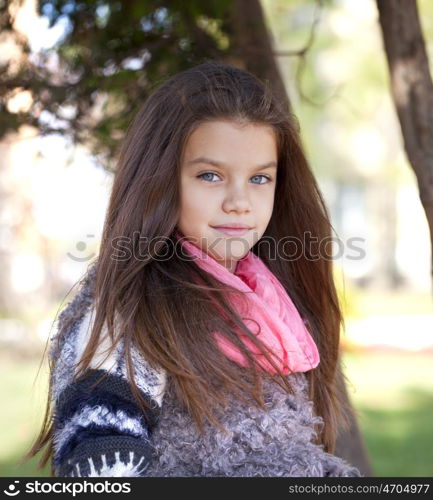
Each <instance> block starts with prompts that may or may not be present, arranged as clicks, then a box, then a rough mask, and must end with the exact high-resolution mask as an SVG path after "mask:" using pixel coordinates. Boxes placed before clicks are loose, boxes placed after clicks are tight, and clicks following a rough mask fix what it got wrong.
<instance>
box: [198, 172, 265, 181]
mask: <svg viewBox="0 0 433 500" xmlns="http://www.w3.org/2000/svg"><path fill="white" fill-rule="evenodd" d="M206 175H210V176H211V178H212V175H217V174H215V173H214V172H204V173H203V174H200V175H197V178H198V179H201V180H203V181H205V182H214V181H212V180H211V179H210V178H209V177H208V178H205V177H204V176H206ZM254 178H263V179H265V180H267V181H268V182H270V181H271V180H272V179H271V178H270V177H268V176H267V175H263V174H258V175H254V176H253V177H251V179H254ZM268 182H253V184H267V183H268Z"/></svg>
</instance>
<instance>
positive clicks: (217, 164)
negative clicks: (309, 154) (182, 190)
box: [187, 156, 277, 170]
mask: <svg viewBox="0 0 433 500" xmlns="http://www.w3.org/2000/svg"><path fill="white" fill-rule="evenodd" d="M196 163H208V164H209V165H213V166H214V167H224V166H227V165H226V164H225V163H223V162H220V161H216V160H211V159H210V158H206V156H199V157H198V158H195V159H194V160H190V161H189V162H187V165H188V166H189V165H195V164H196ZM274 167H277V162H276V161H270V162H269V163H265V164H264V165H258V166H257V167H255V168H254V170H262V169H265V168H274Z"/></svg>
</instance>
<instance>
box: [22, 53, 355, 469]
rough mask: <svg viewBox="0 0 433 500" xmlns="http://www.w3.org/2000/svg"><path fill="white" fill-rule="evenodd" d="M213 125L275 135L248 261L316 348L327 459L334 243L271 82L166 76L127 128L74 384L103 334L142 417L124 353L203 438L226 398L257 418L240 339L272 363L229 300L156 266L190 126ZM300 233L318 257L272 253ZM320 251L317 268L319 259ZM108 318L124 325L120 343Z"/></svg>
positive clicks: (165, 263)
mask: <svg viewBox="0 0 433 500" xmlns="http://www.w3.org/2000/svg"><path fill="white" fill-rule="evenodd" d="M216 119H225V120H235V121H237V122H240V123H255V124H265V125H270V126H272V127H273V129H274V131H275V133H276V137H277V147H278V168H277V185H276V191H275V202H274V210H273V214H272V217H271V220H270V223H269V225H268V227H267V229H266V232H265V234H264V235H263V237H262V240H266V242H267V244H265V245H263V244H260V243H261V242H262V240H260V241H259V242H257V243H256V244H255V245H254V246H253V247H252V249H251V250H252V251H253V252H254V253H255V254H256V255H258V256H259V257H260V258H261V259H262V260H263V261H264V263H265V264H266V265H267V266H268V267H269V269H270V270H271V271H272V272H273V273H274V274H275V276H276V277H277V278H278V279H279V280H280V282H281V283H282V284H283V286H284V287H285V289H286V290H287V292H288V294H289V295H290V297H291V298H292V300H293V302H294V303H295V305H296V307H297V308H298V311H299V312H300V314H301V316H302V317H303V318H304V320H305V321H306V324H307V325H308V327H309V329H310V332H311V334H312V336H313V338H314V340H315V342H316V344H317V346H318V349H319V353H320V363H319V365H318V366H317V368H315V369H312V370H310V371H309V372H307V373H306V375H307V378H308V381H309V391H310V398H311V399H312V401H313V402H314V408H315V412H316V413H317V414H318V415H320V416H322V417H323V420H324V426H323V427H322V428H321V429H319V430H318V438H317V441H316V442H317V443H319V444H323V445H324V448H325V450H327V451H329V452H333V450H334V447H335V440H336V435H337V429H338V426H343V427H346V426H347V416H348V414H349V409H348V408H347V407H344V404H343V398H342V395H341V394H340V392H339V389H338V383H337V380H338V378H339V377H341V373H340V372H339V370H340V368H339V336H340V326H341V324H342V321H343V319H342V314H341V311H340V307H339V303H338V297H337V293H336V289H335V286H334V280H333V271H332V260H331V258H329V257H327V256H326V255H325V256H324V255H322V254H323V245H322V243H323V242H324V241H326V239H327V238H329V237H330V236H331V229H332V226H331V224H330V220H329V215H328V212H327V209H326V206H325V203H324V200H323V198H322V195H321V193H320V190H319V188H318V186H317V184H316V181H315V179H314V176H313V174H312V172H311V170H310V167H309V165H308V162H307V159H306V157H305V154H304V152H303V148H302V144H301V140H300V136H299V126H298V123H297V120H296V118H295V117H294V116H293V115H292V114H291V113H289V112H287V110H286V109H285V108H283V107H282V106H280V105H279V102H278V101H277V100H276V99H275V97H274V95H273V94H272V91H271V89H270V86H269V85H268V83H267V82H261V81H260V80H258V79H257V78H256V77H254V76H253V75H251V74H250V73H248V72H246V71H244V70H241V69H238V68H235V67H232V66H227V65H224V64H221V63H218V62H215V61H208V62H205V63H203V64H200V65H198V66H195V67H193V68H190V69H188V70H186V71H183V72H181V73H178V74H176V75H174V76H172V77H171V78H169V79H168V80H166V81H165V82H164V83H163V84H162V85H160V86H159V87H158V88H157V89H156V90H155V91H154V93H153V94H152V95H151V96H150V97H149V98H148V99H147V101H146V102H145V103H144V105H143V107H142V108H141V110H140V111H139V112H138V114H137V116H136V118H135V120H134V121H133V123H132V126H131V127H130V128H129V130H128V132H127V134H126V137H125V140H124V142H123V145H122V148H121V150H120V155H119V161H118V166H117V170H116V173H115V179H114V184H113V188H112V193H111V198H110V203H109V208H108V211H107V215H106V220H105V224H104V230H103V235H102V240H101V246H100V252H99V257H98V260H97V271H96V278H95V288H94V300H95V302H96V303H97V308H96V316H95V320H94V326H93V329H92V332H91V335H90V340H89V343H88V345H87V347H86V349H85V351H84V354H83V357H82V359H81V362H80V370H79V371H78V372H77V374H76V376H77V377H78V376H80V375H81V374H83V373H84V372H85V370H86V368H87V367H88V366H89V363H90V361H91V360H92V358H93V356H94V354H95V350H96V348H97V347H98V339H99V337H100V334H101V330H102V328H103V326H104V323H105V324H106V327H107V328H108V332H109V334H110V337H111V340H112V342H113V349H114V347H115V345H116V343H117V342H118V341H119V340H120V339H122V340H123V341H124V343H125V344H124V345H125V355H126V362H127V367H128V374H129V375H128V376H129V379H130V382H131V388H132V390H133V393H134V395H135V397H136V399H137V403H138V404H139V405H140V408H141V409H143V410H144V406H146V402H145V401H144V400H142V398H141V397H140V394H139V391H138V388H137V386H136V384H135V381H134V370H133V365H132V360H131V345H132V344H134V345H135V346H136V348H137V349H138V350H139V352H140V353H141V354H142V355H143V356H144V358H145V359H147V360H148V362H149V363H150V364H151V365H153V366H155V367H161V368H163V369H164V370H165V371H166V372H167V374H168V376H169V379H170V381H171V383H172V384H173V385H172V387H173V388H174V390H175V393H176V396H177V397H178V399H179V401H180V403H181V404H182V405H184V407H185V408H187V409H188V411H189V412H190V413H191V415H192V417H193V418H194V421H195V422H196V424H197V428H198V430H199V431H200V432H201V431H202V430H203V421H205V420H207V421H208V422H210V423H212V424H214V425H216V426H220V427H221V424H220V423H219V421H218V419H217V418H216V417H215V414H216V413H215V411H214V410H215V409H219V408H224V405H225V403H226V402H227V394H229V393H231V394H232V395H233V394H235V395H236V396H238V397H240V398H242V399H244V396H245V395H247V396H248V395H249V396H250V397H252V398H253V400H254V401H255V403H256V404H257V405H259V406H260V407H262V408H263V409H264V408H265V406H264V403H263V398H262V396H263V391H262V389H263V387H262V380H263V376H264V374H263V372H262V371H261V370H260V369H259V368H258V366H257V365H256V364H255V362H254V358H253V357H252V356H251V354H250V351H249V350H248V349H246V348H245V346H244V344H243V343H242V342H241V341H240V339H239V334H238V333H236V331H235V330H236V328H237V329H238V330H237V331H239V329H241V330H242V331H243V333H244V334H245V335H247V336H248V337H249V338H250V339H251V340H252V341H253V342H254V343H255V344H256V345H257V346H258V348H260V349H261V350H262V352H263V354H264V355H265V356H266V358H267V359H268V360H269V362H270V363H272V364H273V361H272V358H271V357H270V356H269V353H267V352H266V350H265V348H264V346H263V345H261V343H260V342H259V341H258V340H257V338H256V336H255V335H254V334H253V333H251V332H250V331H249V330H248V329H247V327H246V326H245V324H244V322H243V321H242V319H241V318H240V317H239V316H238V315H237V314H236V311H235V310H234V309H233V308H232V307H231V305H230V301H229V300H228V298H227V290H230V289H229V288H228V287H226V286H223V285H222V283H220V282H219V281H218V280H217V279H215V278H214V277H212V276H210V275H209V274H207V273H206V272H204V271H203V270H201V269H200V268H199V267H198V266H197V265H196V264H194V262H193V261H192V260H187V259H182V258H180V257H179V256H178V255H177V252H172V254H171V255H172V257H171V258H169V259H158V258H156V257H157V256H158V255H159V254H158V252H160V250H161V248H162V247H163V246H164V247H165V249H167V248H168V250H170V249H172V248H173V246H174V244H175V239H174V234H175V231H176V224H177V221H178V216H179V197H180V193H179V184H180V183H179V177H180V158H181V157H182V153H183V148H184V146H185V143H186V141H187V139H188V137H189V135H190V134H191V133H192V131H193V130H195V128H196V127H197V126H198V125H200V124H201V123H203V122H205V121H208V120H216ZM307 233H308V234H310V235H311V240H313V241H316V242H317V244H316V246H315V247H314V249H312V248H307V246H303V247H302V251H301V252H298V254H297V255H296V258H292V259H285V258H282V257H281V256H280V253H281V252H280V251H278V249H277V248H276V247H277V245H278V242H279V241H282V240H283V239H284V238H287V237H290V238H292V239H293V241H298V242H299V241H301V242H302V241H304V240H305V235H306V234H307ZM137 235H140V237H141V238H142V237H147V238H148V241H150V242H152V241H157V243H156V244H153V245H148V246H147V248H146V251H147V253H146V255H147V257H149V258H136V256H137V255H142V254H143V239H141V240H140V241H137ZM125 238H126V240H124V241H128V242H129V252H126V257H125V254H124V255H123V258H121V259H120V258H116V259H113V242H116V241H119V239H125ZM158 241H159V243H158ZM319 247H320V248H319ZM318 248H319V250H321V252H319V257H317V255H315V253H316V251H317V249H318ZM232 291H233V290H232ZM115 317H116V318H121V328H119V330H118V331H117V329H116V330H115V328H114V325H115ZM117 321H118V320H117V319H116V325H117ZM116 328H117V327H116ZM214 331H219V332H221V334H223V335H225V336H226V338H227V339H228V340H230V341H231V342H232V343H233V344H235V345H236V346H238V348H239V349H240V350H241V351H242V353H243V354H244V356H245V357H246V358H247V359H248V360H249V363H250V365H249V366H248V367H247V368H245V367H240V366H239V365H237V364H236V363H234V362H232V361H231V360H229V359H228V358H227V356H225V355H224V354H223V353H222V352H221V351H220V350H219V348H218V346H217V344H216V342H215V338H214V336H213V335H212V332H214ZM119 332H121V334H120V335H119ZM116 333H117V334H118V335H117V336H116ZM54 362H55V360H54ZM274 366H275V365H274ZM272 378H274V380H275V382H277V383H278V384H279V385H280V386H281V387H283V388H285V389H286V390H287V392H292V389H291V386H290V377H287V376H285V375H283V374H282V373H281V372H278V373H277V375H274V376H272ZM50 411H51V409H50V402H49V401H48V404H47V410H46V415H45V421H44V424H43V428H42V430H41V432H40V435H39V436H38V438H37V441H36V442H35V444H34V445H33V448H32V449H31V450H30V452H29V453H28V455H27V457H31V456H34V455H35V454H36V453H37V452H38V451H40V449H41V448H42V447H43V446H45V445H48V449H47V451H46V453H45V456H44V457H43V460H42V461H41V464H42V465H45V464H46V462H47V460H48V458H49V457H50V454H51V452H52V434H53V432H52V426H51V425H50Z"/></svg>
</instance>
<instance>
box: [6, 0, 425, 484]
mask: <svg viewBox="0 0 433 500" xmlns="http://www.w3.org/2000/svg"><path fill="white" fill-rule="evenodd" d="M378 1H379V2H380V0H378ZM409 3H412V0H410V1H408V2H407V3H406V5H408V4H409ZM249 5H250V12H249V13H248V12H247V11H246V10H245V2H242V0H239V1H238V0H233V1H229V0H220V1H218V2H216V1H209V2H199V1H189V2H181V1H152V0H149V1H138V0H137V1H133V0H130V1H124V2H120V1H113V2H111V1H110V2H106V1H103V0H83V1H78V0H67V1H60V0H58V1H56V0H52V1H45V0H39V1H37V0H23V1H19V0H17V1H3V2H0V29H1V31H0V67H1V76H0V269H1V273H0V346H1V349H0V380H1V387H0V391H1V392H0V399H1V400H2V401H3V408H2V411H1V412H0V435H1V443H2V446H1V447H0V476H48V475H49V471H48V467H46V468H45V469H43V470H36V459H34V460H32V461H30V462H29V463H27V464H25V465H17V461H18V460H19V458H20V457H21V456H22V455H23V453H24V452H25V451H26V450H27V449H28V448H29V447H30V445H31V444H32V443H33V441H34V439H35V437H36V433H37V432H38V431H39V427H40V424H41V422H42V417H43V412H44V410H45V402H46V394H47V382H48V378H47V377H48V366H47V362H46V357H45V358H44V359H43V361H42V363H41V359H42V355H43V352H44V348H45V345H46V342H47V339H48V338H49V336H50V335H53V333H54V331H53V329H52V327H53V321H54V319H55V316H56V314H57V313H58V311H59V308H61V307H63V306H64V305H65V304H66V303H67V302H68V301H69V300H71V297H72V296H73V294H74V293H75V291H76V287H74V285H76V283H77V282H78V280H79V279H80V278H81V277H82V275H83V274H84V273H85V272H86V269H87V267H88V265H89V263H91V262H92V260H93V259H94V257H95V256H96V255H97V253H98V244H99V239H100V236H101V232H102V226H103V221H104V215H105V210H106V207H107V202H108V197H109V192H110V186H111V182H112V177H113V170H114V168H115V157H116V151H117V147H118V144H119V141H120V140H121V138H122V136H123V133H124V131H125V129H126V127H127V126H128V123H129V122H130V120H131V119H132V117H133V114H134V112H135V111H136V110H137V108H138V105H139V102H141V101H143V100H144V99H145V98H146V95H148V94H149V92H150V91H151V89H152V88H153V87H154V86H157V85H158V83H159V82H160V81H161V80H163V79H164V78H166V77H167V76H168V75H171V74H173V73H175V72H177V71H180V70H182V69H184V68H187V67H189V66H191V65H194V64H198V63H200V62H202V60H203V58H215V59H220V60H223V61H226V62H229V63H232V64H237V65H239V66H241V67H246V68H248V69H252V70H253V69H254V68H252V67H251V64H252V63H249V62H248V61H249V59H248V57H250V61H251V54H250V55H249V56H248V54H247V52H248V49H246V48H245V44H250V45H251V41H254V40H258V42H256V43H253V45H255V48H256V49H257V47H258V46H261V44H263V46H266V44H267V43H270V48H271V52H268V54H265V53H264V52H263V58H265V59H266V58H267V59H266V62H267V66H266V67H265V65H262V67H259V66H260V64H261V63H263V61H264V60H265V59H261V58H260V57H255V64H257V72H258V73H260V72H262V76H263V74H264V75H265V76H267V77H268V78H270V79H272V73H269V67H271V68H272V65H275V66H274V68H273V71H277V72H278V73H279V75H280V76H281V78H282V82H283V84H284V90H285V92H286V94H287V98H288V100H289V102H290V106H291V108H292V110H293V112H294V113H295V115H296V116H297V117H298V120H299V124H300V128H301V135H302V139H303V142H304V145H305V148H306V151H307V155H308V158H309V160H310V162H311V165H312V168H313V170H314V173H315V175H316V177H317V179H318V182H319V185H320V187H321V189H322V192H323V195H324V197H325V200H326V202H327V205H328V208H329V210H330V213H331V217H332V221H333V226H334V229H335V237H336V238H335V241H334V247H333V258H334V265H335V275H336V281H337V284H338V289H339V293H340V298H341V303H342V306H343V310H344V313H345V319H346V325H345V329H344V331H343V332H342V348H343V364H344V369H345V373H346V375H347V378H348V380H349V383H348V384H347V389H348V392H349V395H350V399H351V401H352V404H353V406H354V408H355V409H356V412H357V417H358V425H359V428H360V431H361V435H362V440H363V442H364V444H365V447H366V451H367V455H368V459H369V461H370V462H371V468H372V471H373V474H374V475H376V476H406V477H410V476H433V446H432V445H433V426H432V421H433V314H432V313H433V305H432V281H431V265H432V260H431V237H430V234H429V225H428V222H427V218H426V214H425V211H424V209H423V205H422V203H421V201H420V196H419V188H418V185H417V178H416V176H415V173H414V170H413V169H412V167H411V165H410V163H409V161H408V159H407V156H406V154H405V151H404V148H403V140H402V133H401V128H400V124H399V121H398V118H397V114H396V110H395V104H394V102H393V98H392V94H391V92H390V77H389V70H388V66H387V59H386V54H385V51H384V46H383V41H382V35H381V30H380V25H379V14H378V8H377V5H376V2H375V1H374V0H363V1H362V2H361V1H357V0H332V1H331V0H330V1H313V0H311V1H310V0H303V1H301V0H261V1H260V2H259V1H252V2H250V4H249ZM415 5H416V4H415ZM417 6H418V13H419V17H420V20H421V26H422V32H423V35H424V41H425V47H426V50H427V54H428V55H429V56H430V57H429V59H430V61H433V53H432V51H433V30H432V27H433V26H432V25H433V3H432V2H430V1H429V0H419V1H418V2H417ZM257 8H259V9H261V14H262V16H263V19H262V20H263V24H262V26H260V25H255V28H254V30H255V31H254V30H253V32H252V31H251V25H250V26H247V21H248V16H250V15H251V16H254V15H255V14H257V13H258V14H260V11H258V10H257ZM254 9H256V12H254ZM253 20H254V19H253ZM263 27H265V28H266V31H263ZM248 30H250V31H248ZM246 33H247V35H246ZM266 37H267V38H266ZM246 38H247V41H246V42H245V39H246ZM243 44H244V47H243V48H242V46H243ZM268 50H269V47H268ZM245 54H247V55H245ZM269 55H270V56H271V57H272V58H273V60H272V61H269ZM280 92H281V89H280ZM430 139H431V141H432V140H433V139H432V138H430ZM430 144H431V142H430ZM40 363H41V364H40ZM39 368H40V370H38V369H39Z"/></svg>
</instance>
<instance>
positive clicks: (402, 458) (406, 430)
mask: <svg viewBox="0 0 433 500" xmlns="http://www.w3.org/2000/svg"><path fill="white" fill-rule="evenodd" d="M344 363H345V373H346V375H347V376H348V378H349V379H350V381H351V383H352V384H351V385H349V387H348V389H349V392H350V395H351V399H352V402H353V404H354V406H355V408H356V409H357V411H358V414H359V419H358V421H359V425H360V428H361V432H362V434H363V436H364V440H365V444H366V446H367V449H368V452H369V456H370V460H371V462H372V466H373V471H374V474H375V475H376V476H379V477H385V476H388V477H393V476H394V477H421V476H427V477H432V476H433V447H432V444H433V426H432V422H433V377H432V372H433V356H432V355H431V354H430V355H428V354H426V355H423V354H404V353H395V352H394V353H385V352H372V353H369V354H365V353H364V354H362V353H358V354H355V353H351V354H346V355H345V356H344Z"/></svg>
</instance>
